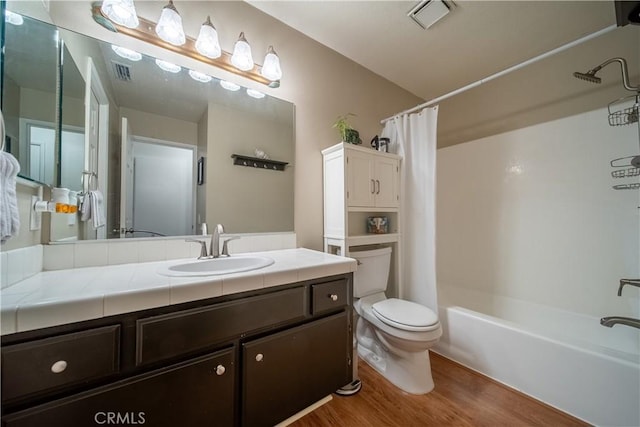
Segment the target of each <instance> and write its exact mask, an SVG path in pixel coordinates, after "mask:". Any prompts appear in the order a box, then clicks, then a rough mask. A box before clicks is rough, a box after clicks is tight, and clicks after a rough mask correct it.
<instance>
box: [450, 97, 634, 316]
mask: <svg viewBox="0 0 640 427" xmlns="http://www.w3.org/2000/svg"><path fill="white" fill-rule="evenodd" d="M638 143H639V142H638V128H637V127H636V126H635V125H634V126H621V127H610V126H609V125H608V122H607V110H606V108H604V109H599V110H596V111H592V112H588V113H584V114H580V115H576V116H572V117H568V118H566V119H561V120H556V121H551V122H547V123H543V124H540V125H535V126H531V127H527V128H523V129H519V130H516V131H512V132H507V133H503V134H500V135H495V136H492V137H487V138H483V139H479V140H475V141H471V142H468V143H464V144H460V145H456V146H452V147H447V148H443V149H440V150H438V160H437V168H438V173H437V180H438V181H437V189H438V190H437V191H438V194H437V254H438V257H437V258H438V259H437V269H438V270H437V271H438V286H439V287H440V288H443V287H445V288H446V286H447V285H449V284H451V285H457V286H463V287H468V288H473V289H477V290H482V291H489V292H493V293H496V294H500V295H505V296H510V297H515V298H521V299H525V300H528V301H533V302H537V303H542V304H548V305H551V306H555V307H558V308H562V309H567V310H571V311H575V312H580V313H586V314H591V315H594V316H605V315H628V316H633V317H638V312H639V306H638V289H637V288H633V289H630V287H627V288H625V290H624V294H623V297H622V298H620V297H617V296H616V292H617V287H618V281H619V279H621V278H638V277H640V272H639V268H640V248H639V236H640V234H639V233H640V232H639V220H638V212H639V209H638V206H639V205H638V203H639V194H640V191H638V190H619V191H617V190H613V189H612V185H615V184H622V183H629V182H638V178H635V179H614V178H612V176H611V171H612V170H613V169H612V168H611V167H610V164H609V162H610V161H611V160H612V159H616V158H620V157H624V156H630V155H635V154H639V150H638Z"/></svg>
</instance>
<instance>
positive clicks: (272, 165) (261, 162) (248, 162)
mask: <svg viewBox="0 0 640 427" xmlns="http://www.w3.org/2000/svg"><path fill="white" fill-rule="evenodd" d="M231 157H232V158H233V164H234V165H237V166H247V167H251V168H258V169H267V170H278V171H283V170H284V168H285V167H286V166H287V165H288V164H289V163H288V162H280V161H278V160H270V159H259V158H257V157H249V156H243V155H240V154H232V155H231Z"/></svg>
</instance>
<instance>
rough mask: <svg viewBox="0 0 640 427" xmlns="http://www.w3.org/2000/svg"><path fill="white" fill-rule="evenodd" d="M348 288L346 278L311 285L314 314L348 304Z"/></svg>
mask: <svg viewBox="0 0 640 427" xmlns="http://www.w3.org/2000/svg"><path fill="white" fill-rule="evenodd" d="M348 289H349V287H348V286H347V282H346V281H345V280H344V279H341V280H334V281H332V282H325V283H318V284H315V285H311V302H312V310H311V312H312V314H317V313H321V312H323V311H329V310H333V309H336V308H340V307H343V306H345V305H347V304H348V303H349V298H348V295H347V291H348Z"/></svg>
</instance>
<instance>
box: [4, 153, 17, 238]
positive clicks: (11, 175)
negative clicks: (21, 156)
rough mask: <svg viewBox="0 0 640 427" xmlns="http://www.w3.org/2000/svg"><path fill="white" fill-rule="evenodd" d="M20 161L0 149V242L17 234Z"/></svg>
mask: <svg viewBox="0 0 640 427" xmlns="http://www.w3.org/2000/svg"><path fill="white" fill-rule="evenodd" d="M18 172H20V163H18V161H17V160H16V158H15V157H13V156H12V155H11V154H10V153H7V152H4V151H0V242H2V243H4V242H5V241H7V240H8V239H10V238H12V237H15V236H17V235H18V231H20V213H19V212H18V198H17V195H16V176H18Z"/></svg>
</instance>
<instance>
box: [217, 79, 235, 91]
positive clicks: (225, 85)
mask: <svg viewBox="0 0 640 427" xmlns="http://www.w3.org/2000/svg"><path fill="white" fill-rule="evenodd" d="M220 86H222V87H223V88H225V89H226V90H230V91H232V92H235V91H237V90H239V89H240V86H238V85H237V84H235V83H231V82H228V81H226V80H220Z"/></svg>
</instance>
